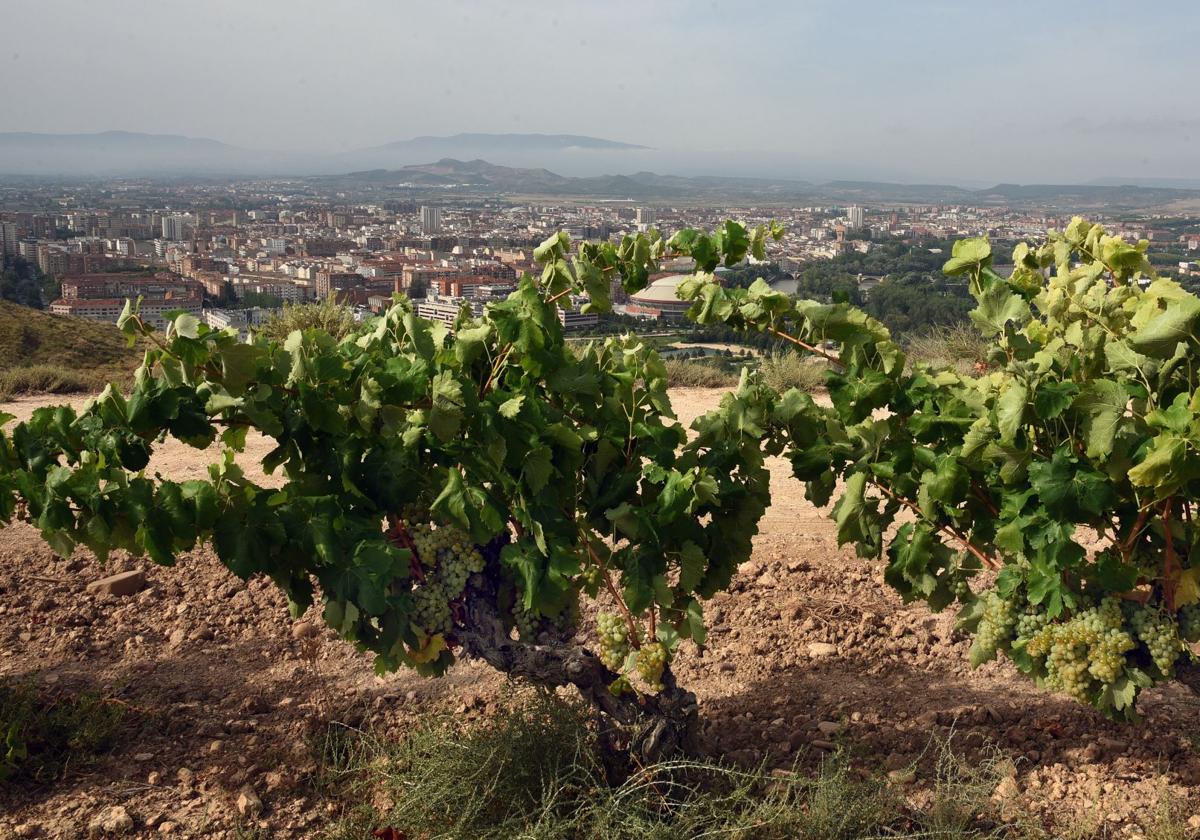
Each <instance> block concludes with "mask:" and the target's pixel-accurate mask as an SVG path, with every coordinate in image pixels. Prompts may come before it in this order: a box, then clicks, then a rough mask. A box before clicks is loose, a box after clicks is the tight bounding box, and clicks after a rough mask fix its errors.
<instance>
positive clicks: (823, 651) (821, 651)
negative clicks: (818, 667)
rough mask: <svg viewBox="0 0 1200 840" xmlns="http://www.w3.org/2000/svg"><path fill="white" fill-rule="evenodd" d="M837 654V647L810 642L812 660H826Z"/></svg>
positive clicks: (809, 653) (809, 649)
mask: <svg viewBox="0 0 1200 840" xmlns="http://www.w3.org/2000/svg"><path fill="white" fill-rule="evenodd" d="M836 654H837V646H836V645H831V644H829V643H828V642H810V643H809V645H808V655H809V657H810V658H811V659H825V658H826V657H829V656H834V655H836Z"/></svg>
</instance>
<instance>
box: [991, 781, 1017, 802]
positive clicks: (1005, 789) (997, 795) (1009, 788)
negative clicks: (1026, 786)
mask: <svg viewBox="0 0 1200 840" xmlns="http://www.w3.org/2000/svg"><path fill="white" fill-rule="evenodd" d="M1020 793H1021V791H1020V788H1018V787H1017V780H1016V779H1014V778H1013V777H1012V776H1005V777H1004V778H1003V779H1001V780H1000V784H998V785H996V789H995V790H994V791H992V799H993V800H996V801H1004V800H1011V799H1016V798H1017V796H1018V795H1020Z"/></svg>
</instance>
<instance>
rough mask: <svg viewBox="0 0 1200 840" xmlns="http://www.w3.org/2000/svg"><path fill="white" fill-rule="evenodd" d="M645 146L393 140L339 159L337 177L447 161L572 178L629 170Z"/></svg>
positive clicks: (534, 137) (541, 137)
mask: <svg viewBox="0 0 1200 840" xmlns="http://www.w3.org/2000/svg"><path fill="white" fill-rule="evenodd" d="M653 152H654V150H653V149H651V148H650V147H649V146H639V145H637V144H634V143H621V142H618V141H616V140H604V139H601V138H599V137H584V136H581V135H578V134H480V133H473V134H453V135H449V136H446V137H435V136H423V137H414V138H412V139H411V140H397V141H396V142H394V143H386V144H384V145H382V146H372V147H370V148H367V149H357V150H355V151H352V152H346V153H344V154H341V155H338V156H337V159H338V161H340V162H341V163H342V166H341V167H339V170H340V171H343V172H344V171H346V170H348V169H357V170H365V169H397V168H399V167H402V166H411V165H414V164H423V163H424V162H425V161H430V160H442V159H444V158H451V159H454V160H459V161H470V160H488V161H491V162H493V163H495V164H498V165H502V166H511V167H514V168H517V169H538V168H541V167H552V168H554V169H558V170H562V171H566V172H569V173H571V174H574V175H583V174H590V173H594V172H596V171H597V170H600V171H603V169H605V168H613V169H617V168H621V169H627V168H629V162H630V160H631V159H632V160H633V161H634V162H640V158H642V157H644V156H646V155H647V154H650V153H653Z"/></svg>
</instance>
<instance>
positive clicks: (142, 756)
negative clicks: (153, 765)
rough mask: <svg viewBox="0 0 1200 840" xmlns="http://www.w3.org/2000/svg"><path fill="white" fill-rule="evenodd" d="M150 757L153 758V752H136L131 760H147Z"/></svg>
mask: <svg viewBox="0 0 1200 840" xmlns="http://www.w3.org/2000/svg"><path fill="white" fill-rule="evenodd" d="M152 758H154V753H137V754H136V755H134V757H133V760H134V761H149V760H150V759H152Z"/></svg>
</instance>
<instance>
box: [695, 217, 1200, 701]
mask: <svg viewBox="0 0 1200 840" xmlns="http://www.w3.org/2000/svg"><path fill="white" fill-rule="evenodd" d="M672 243H673V244H675V245H676V246H677V247H681V248H683V249H685V250H688V251H689V252H690V253H692V254H694V255H697V259H698V262H700V269H701V271H700V273H699V274H698V275H697V276H696V277H695V278H693V279H691V280H689V281H687V282H686V283H684V284H681V287H680V293H681V296H683V297H685V298H686V299H688V300H691V301H692V307H691V310H690V313H689V314H690V315H691V317H693V318H694V319H695V320H697V321H699V322H700V323H702V324H712V323H724V324H727V325H729V326H731V327H733V328H735V329H741V330H746V331H755V332H767V333H770V334H773V335H775V336H777V337H779V338H780V339H781V340H785V341H788V342H790V343H791V344H793V345H795V346H796V347H798V348H801V349H802V350H806V351H809V352H813V353H815V354H817V355H820V356H822V357H823V358H825V359H826V360H827V361H828V363H829V372H828V374H827V376H826V381H827V385H828V390H829V397H830V401H831V403H832V404H831V406H829V407H828V408H827V409H819V411H820V413H821V414H822V416H823V423H824V425H823V427H822V428H823V430H824V431H823V432H822V433H818V434H812V432H811V426H810V425H808V424H806V427H805V428H804V429H800V430H796V431H795V432H791V433H790V434H787V435H785V436H784V437H783V438H782V439H780V438H775V439H774V440H773V441H772V442H771V444H770V445H773V446H778V447H779V448H780V449H781V450H782V451H783V454H785V456H786V457H788V458H789V459H790V460H791V462H792V466H793V473H794V475H795V477H796V478H797V479H799V480H800V481H802V482H804V483H805V484H806V495H807V497H808V498H809V500H810V501H812V502H813V503H814V504H816V505H825V504H827V503H830V502H833V505H832V508H831V513H832V516H833V518H834V520H835V522H836V524H837V535H838V540H839V542H840V543H849V544H853V545H854V546H855V547H856V548H857V550H858V551H859V553H860V554H861V555H862V556H866V557H878V558H881V559H882V560H883V561H884V563H885V568H884V578H885V580H886V581H887V582H888V583H889V584H891V585H892V586H893V587H895V588H896V590H897V591H898V592H899V593H900V594H901V595H902V596H903V597H904V598H905V599H907V600H912V599H921V600H924V601H926V602H928V604H929V605H930V606H931V607H932V608H933V609H935V610H940V609H944V608H946V607H948V606H949V605H951V604H953V603H955V602H958V603H959V604H961V613H960V620H959V626H960V627H961V628H962V629H963V630H966V631H968V632H974V633H975V639H974V642H973V645H972V650H971V659H972V662H973V663H975V664H980V663H982V662H985V661H987V660H989V659H991V658H993V657H994V656H995V655H997V653H1003V654H1005V655H1006V656H1008V657H1010V658H1011V659H1012V660H1013V662H1014V663H1015V664H1016V665H1017V667H1018V668H1020V669H1021V670H1022V671H1024V672H1025V673H1026V674H1028V675H1029V676H1030V677H1032V678H1033V679H1034V680H1036V681H1038V682H1039V683H1041V684H1043V685H1045V686H1046V687H1047V688H1049V689H1051V690H1055V691H1063V692H1066V693H1068V694H1070V695H1071V696H1073V697H1075V698H1076V699H1078V700H1080V701H1082V702H1086V703H1089V704H1092V705H1094V706H1096V707H1097V708H1098V709H1100V710H1101V711H1103V712H1104V713H1106V714H1108V715H1111V716H1114V717H1124V718H1129V717H1133V716H1134V715H1135V714H1136V699H1137V695H1138V693H1139V692H1140V691H1141V690H1142V689H1144V688H1147V687H1149V686H1151V685H1154V684H1155V683H1156V682H1160V681H1162V680H1166V679H1170V678H1172V677H1173V676H1178V677H1180V678H1182V679H1185V680H1187V681H1188V682H1189V683H1190V684H1192V685H1195V686H1200V679H1198V676H1200V669H1198V668H1197V666H1196V664H1195V657H1194V655H1193V653H1192V651H1191V649H1190V648H1189V647H1188V646H1187V644H1186V643H1185V641H1184V640H1188V641H1190V640H1194V639H1197V638H1200V620H1198V618H1200V613H1198V612H1197V608H1198V605H1200V566H1195V565H1193V558H1194V556H1195V552H1194V548H1193V547H1194V546H1195V545H1197V544H1200V532H1198V531H1197V528H1196V521H1197V519H1196V517H1197V513H1198V512H1200V511H1198V509H1197V505H1198V504H1200V299H1198V298H1197V297H1196V296H1195V295H1192V294H1190V293H1189V292H1187V291H1185V290H1184V289H1182V288H1181V287H1180V286H1179V285H1178V284H1177V283H1175V282H1174V281H1172V280H1170V279H1167V278H1163V277H1158V276H1156V274H1155V272H1154V269H1153V267H1152V266H1151V265H1150V263H1149V261H1148V259H1147V257H1146V250H1147V247H1148V245H1149V243H1148V242H1146V241H1144V240H1143V241H1140V242H1136V243H1129V242H1126V241H1124V240H1123V239H1121V238H1120V237H1119V236H1113V235H1111V234H1109V233H1108V231H1106V230H1105V229H1104V227H1103V226H1101V225H1098V224H1092V223H1089V222H1086V221H1084V220H1082V219H1078V218H1077V219H1074V220H1072V222H1071V223H1070V224H1069V225H1068V226H1067V227H1066V228H1065V229H1063V230H1054V231H1049V232H1048V234H1047V236H1046V239H1045V241H1044V242H1040V243H1021V244H1018V245H1017V247H1016V248H1015V249H1014V251H1013V253H1012V263H1013V264H1014V268H1013V270H1012V272H1011V274H1010V275H1009V276H1007V277H1004V276H1001V275H1000V274H998V273H997V272H996V271H995V270H994V269H993V267H992V259H993V257H992V249H991V245H990V243H988V241H987V240H986V239H965V240H962V241H960V242H958V243H956V244H955V246H954V249H953V252H952V255H951V258H950V260H949V261H947V263H946V264H945V267H944V271H945V273H946V274H947V275H949V276H955V277H964V278H965V279H966V281H967V283H968V288H969V291H970V293H971V295H972V296H973V297H974V298H975V301H976V303H977V306H976V308H975V309H974V310H973V311H972V312H971V313H970V316H971V320H972V322H973V325H974V326H975V328H976V329H977V330H978V331H979V333H980V334H981V336H982V337H983V338H984V339H985V340H986V341H987V342H988V355H987V359H988V361H987V364H986V365H983V366H982V369H979V368H976V369H975V370H974V371H972V372H959V371H955V370H933V369H930V368H928V367H926V366H924V365H922V364H912V363H910V361H909V360H908V359H906V357H905V354H904V352H903V350H902V349H901V348H900V346H899V345H898V344H896V342H895V341H893V340H892V337H891V336H890V334H889V333H888V331H887V329H886V328H885V327H884V326H883V325H882V324H880V323H879V322H877V321H875V320H874V319H872V318H871V317H869V316H868V315H866V314H865V313H863V312H861V311H859V310H856V309H854V308H853V307H851V306H849V305H847V304H837V303H835V304H823V303H818V302H815V301H803V300H802V301H794V300H792V299H790V298H788V297H787V296H786V295H783V294H781V293H779V292H776V291H774V290H772V289H771V288H770V286H768V285H767V284H766V283H765V282H758V283H755V284H754V285H753V286H751V287H750V288H748V289H726V288H723V287H722V286H721V285H720V284H719V283H718V282H717V281H716V279H715V277H713V276H711V275H708V274H706V272H711V271H713V270H714V268H715V263H714V262H713V260H712V259H711V258H707V257H706V253H707V250H708V246H709V243H707V242H705V241H704V240H703V239H702V238H700V239H697V238H696V237H694V236H682V237H676V238H673V239H672ZM831 348H832V349H831ZM804 399H805V398H804V397H803V396H802V395H797V394H794V393H792V394H784V395H781V398H780V400H781V403H787V402H789V401H791V402H795V403H796V404H800V403H802V402H803V401H804ZM839 485H840V487H841V490H840V492H839V493H838V496H837V498H836V499H834V494H835V491H837V490H838V488H839ZM902 512H903V515H904V518H907V519H909V520H910V521H903V519H901V521H897V520H898V518H899V517H900V514H901V513H902ZM894 525H895V526H897V527H893V526H894ZM1085 535H1098V537H1099V549H1098V550H1096V549H1094V548H1093V547H1092V544H1091V542H1090V541H1089V538H1088V537H1086V536H1085ZM955 557H965V558H968V559H969V560H970V563H971V565H972V566H973V567H974V569H975V570H982V569H986V570H991V571H994V572H995V573H996V575H995V585H994V587H993V588H992V589H991V590H989V591H988V592H987V593H985V594H983V595H982V596H978V597H977V596H974V595H972V594H971V592H970V590H969V587H968V586H967V585H966V579H965V576H964V575H963V573H962V571H963V570H962V568H961V566H960V564H959V563H957V562H956V560H955ZM1118 601H1120V602H1122V603H1125V604H1126V606H1125V607H1120V606H1117V602H1118Z"/></svg>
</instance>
